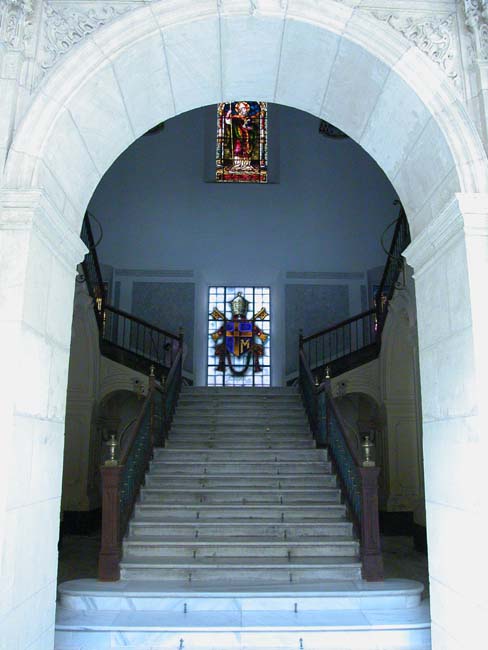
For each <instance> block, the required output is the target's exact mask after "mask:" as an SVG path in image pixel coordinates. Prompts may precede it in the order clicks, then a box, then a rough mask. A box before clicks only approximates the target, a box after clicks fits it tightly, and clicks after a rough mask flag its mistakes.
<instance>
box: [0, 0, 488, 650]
mask: <svg viewBox="0 0 488 650" xmlns="http://www.w3.org/2000/svg"><path fill="white" fill-rule="evenodd" d="M48 4H49V5H51V9H52V11H55V9H56V7H54V5H56V4H57V6H58V9H59V6H60V3H55V2H54V1H53V0H51V2H50V3H47V2H46V3H43V4H42V7H43V8H46V7H47V5H48ZM106 4H108V3H104V7H105V8H106ZM111 4H112V6H115V5H117V1H116V0H113V2H112V3H111ZM130 4H131V6H127V12H126V13H125V14H124V15H122V16H121V17H120V18H117V16H115V18H113V19H108V18H106V17H105V18H103V17H101V18H100V19H99V20H98V22H97V21H94V22H95V24H94V25H93V26H92V25H91V24H90V23H89V22H88V27H86V25H87V23H86V21H84V20H81V21H79V25H84V27H82V26H80V27H79V29H80V30H81V31H80V33H79V34H78V33H77V32H76V30H75V31H74V32H73V31H70V30H69V29H68V34H69V35H68V37H67V38H66V35H64V36H63V37H62V36H61V35H60V34H57V33H56V28H55V25H56V24H59V25H65V24H66V23H63V21H61V22H59V23H56V15H54V20H51V19H49V20H50V22H49V21H48V17H47V13H46V14H43V13H42V12H41V9H40V8H41V3H40V2H34V3H27V1H26V0H19V1H18V2H15V3H14V2H7V1H6V0H4V1H3V2H2V3H1V5H0V9H1V11H2V18H4V16H5V8H6V7H8V9H9V11H10V10H12V9H15V10H16V11H17V10H19V9H22V11H23V13H22V17H21V18H22V21H24V20H25V19H28V20H27V22H28V21H29V20H30V21H31V24H32V28H31V29H30V32H29V30H27V34H26V35H25V41H26V46H25V48H24V47H23V43H19V42H18V33H20V32H15V34H13V35H12V34H11V35H7V36H5V33H4V32H3V31H2V36H1V38H0V40H1V43H0V56H1V57H2V60H1V63H2V66H1V74H0V76H1V79H2V80H3V85H2V88H4V87H9V88H11V87H12V85H13V84H12V83H10V85H9V84H8V83H7V84H5V80H8V79H15V80H16V82H17V83H16V89H17V93H18V94H17V97H10V99H9V95H8V92H7V93H6V94H2V98H1V99H2V108H3V107H4V106H6V107H7V110H6V111H5V112H3V111H2V120H3V122H2V124H1V125H0V127H1V128H0V138H1V141H0V154H1V155H2V156H4V155H5V152H6V151H8V157H7V163H6V166H5V170H4V174H3V177H2V181H1V182H2V188H3V192H2V195H1V196H2V214H1V221H0V224H1V230H0V237H1V243H0V246H1V248H0V250H1V265H2V269H1V270H2V273H1V274H0V291H1V301H0V310H1V311H0V328H1V330H0V334H1V337H0V345H1V353H2V357H1V358H2V368H1V375H0V376H1V380H2V398H3V399H2V403H1V406H0V408H1V417H2V433H3V439H4V441H5V442H4V447H3V453H2V456H1V461H0V462H1V463H2V468H3V471H2V473H1V475H2V477H3V482H2V495H1V501H0V518H1V519H0V531H1V532H0V542H1V544H2V553H1V558H2V559H1V562H2V576H1V579H2V582H1V599H0V607H1V612H2V619H3V620H2V622H1V627H2V644H3V645H4V646H5V647H6V648H9V650H10V648H19V649H21V648H22V649H24V648H43V650H44V649H45V648H49V647H51V646H52V626H53V608H54V582H55V573H56V569H55V565H56V540H57V529H58V513H59V494H60V485H61V477H60V473H61V465H62V446H63V442H62V437H63V417H64V407H65V395H66V382H67V370H68V347H69V325H70V322H71V319H70V315H71V310H72V297H73V286H74V273H75V266H76V263H77V262H78V261H79V260H80V259H81V257H82V254H83V251H82V247H81V246H80V244H79V241H78V238H77V235H78V232H79V228H80V225H81V219H82V215H83V211H84V209H85V207H86V205H87V203H88V200H89V198H90V196H91V194H92V192H93V190H94V188H95V186H96V184H97V183H98V181H99V179H100V177H101V175H102V174H103V173H104V172H105V171H106V170H107V168H108V167H109V165H110V164H111V163H112V162H113V160H114V159H115V157H116V156H117V155H118V154H119V153H120V152H121V151H122V150H123V149H124V148H125V147H127V146H128V145H129V144H130V143H131V142H132V141H133V140H134V139H135V137H137V136H138V135H140V134H141V133H143V132H144V131H146V130H147V129H148V128H150V127H152V126H154V124H155V123H156V122H159V121H161V120H164V119H167V118H169V117H171V116H172V115H174V114H175V113H178V112H181V111H184V110H188V109H189V108H193V107H197V106H201V105H205V104H208V103H216V102H217V101H219V100H221V99H223V98H224V97H227V96H228V95H234V96H248V95H249V94H252V95H253V96H257V95H259V99H263V100H266V99H269V100H272V101H275V102H278V103H280V102H282V103H285V104H289V105H292V106H295V107H297V108H302V109H304V110H308V111H310V112H312V113H313V114H315V115H317V116H322V117H324V118H325V119H329V120H331V121H332V122H335V123H336V125H337V126H338V127H339V128H341V129H343V130H344V131H346V132H348V133H349V134H350V135H351V136H352V137H354V138H355V139H356V140H357V141H358V142H359V143H360V144H362V145H363V146H364V148H365V149H366V150H367V151H368V152H369V153H371V155H372V156H373V157H374V158H375V160H376V161H377V162H378V164H379V165H380V166H381V167H382V168H383V170H384V171H385V173H386V174H387V175H388V177H389V178H390V179H391V180H392V182H393V184H394V186H395V189H396V190H397V191H398V193H399V196H400V198H401V199H402V202H403V203H404V206H405V208H406V210H407V215H408V217H409V220H410V224H411V228H412V232H413V235H414V240H415V241H414V244H413V245H412V248H411V252H410V255H409V261H411V264H412V266H413V267H414V268H415V273H416V283H417V301H418V314H419V347H420V365H421V378H422V400H423V411H424V434H425V439H424V452H425V462H426V494H427V516H428V526H429V544H430V553H431V561H430V566H431V576H432V577H431V579H432V585H431V595H432V615H433V632H434V635H433V647H434V649H435V650H440V649H441V648H463V649H465V650H468V649H469V650H472V648H473V647H479V641H480V639H483V638H484V630H483V629H482V628H481V626H482V624H483V622H484V620H485V618H486V611H487V602H486V596H485V595H484V592H483V590H484V583H485V580H484V579H483V577H484V576H483V575H482V572H483V568H484V567H485V564H484V560H485V558H484V546H485V536H484V530H483V525H484V522H485V521H486V519H487V517H486V515H487V512H486V510H487V505H486V499H485V498H484V497H485V495H486V489H485V483H484V480H483V478H484V474H483V471H482V466H481V464H482V463H483V462H484V459H485V458H486V451H487V450H486V436H485V435H484V432H485V431H486V423H487V417H486V409H487V408H488V400H486V396H485V390H486V385H488V382H487V381H486V380H487V379H488V377H487V376H486V374H487V373H488V359H487V357H486V352H487V351H486V345H487V343H486V341H488V339H487V338H486V336H485V329H486V328H485V318H486V315H485V312H484V309H485V305H486V300H485V294H486V292H485V290H484V289H485V286H486V282H485V279H486V277H487V270H488V269H487V268H486V266H487V260H486V257H487V255H486V231H485V222H486V214H487V202H486V198H485V196H484V195H478V196H474V197H468V198H466V197H464V198H463V197H460V201H461V203H462V205H461V204H458V203H456V204H455V205H456V206H457V207H454V208H451V212H450V211H449V210H447V211H446V210H444V208H445V206H446V205H451V204H452V201H453V200H454V198H455V197H454V195H455V193H456V192H463V193H483V192H484V191H486V189H487V187H488V175H487V174H486V156H485V152H484V150H483V146H482V140H481V138H480V134H481V136H483V135H484V126H485V124H484V122H483V120H484V119H485V118H484V117H483V116H484V115H485V107H484V99H485V97H484V95H485V90H484V87H485V85H484V82H483V79H484V76H483V75H484V72H483V69H482V67H481V66H479V70H478V69H477V68H476V66H477V65H478V60H479V59H480V58H481V57H482V55H483V43H482V41H481V40H480V39H479V38H478V41H477V43H476V48H475V52H476V53H477V56H478V58H476V56H475V60H474V61H473V60H469V59H468V58H466V59H464V58H459V57H458V59H456V62H458V63H459V65H458V69H459V66H460V68H461V70H462V69H463V67H464V69H465V70H466V71H468V70H470V69H472V67H473V66H474V68H475V70H477V72H476V74H478V76H479V78H478V79H473V78H470V81H469V84H468V81H467V76H466V75H463V74H462V73H460V72H459V70H458V85H457V86H456V83H455V80H453V78H452V76H450V74H449V71H448V70H447V69H446V67H445V65H444V63H446V62H447V63H449V61H451V62H452V57H451V59H449V56H448V54H446V53H444V55H443V56H442V57H440V61H439V60H436V50H435V46H433V43H432V41H429V40H428V39H427V48H425V42H424V41H423V40H422V39H420V40H418V42H416V40H415V33H419V32H418V30H417V32H416V31H415V29H413V30H410V31H409V29H408V25H409V24H410V26H415V25H419V24H422V20H423V24H424V23H425V22H426V20H425V11H426V10H427V9H429V10H430V12H431V13H430V14H429V15H430V16H431V18H432V21H434V17H435V16H436V15H444V16H445V15H447V16H451V15H453V16H454V17H455V19H456V21H457V22H456V25H457V26H458V28H459V29H461V23H460V22H459V21H460V20H461V18H462V17H463V14H462V13H460V12H461V8H460V10H459V12H458V11H457V9H456V5H454V4H453V3H452V2H447V0H446V1H445V2H444V1H439V2H436V3H434V2H432V3H430V2H429V3H428V2H425V3H418V4H417V3H416V4H415V10H414V9H411V8H410V6H409V7H408V8H406V5H404V4H402V5H401V6H400V3H398V4H397V3H396V2H393V1H391V3H390V6H388V5H387V4H384V5H383V3H380V4H381V6H382V7H383V8H384V9H385V11H386V14H387V17H386V19H385V16H384V15H383V16H379V17H378V16H377V15H375V11H374V10H373V8H371V7H368V3H366V2H365V3H364V6H363V3H361V5H359V3H356V2H349V1H348V2H343V3H338V2H332V1H327V0H323V1H321V2H316V1H310V0H288V1H283V0H255V1H252V2H251V1H248V0H201V1H200V2H198V3H195V2H194V1H193V0H175V1H174V2H171V3H168V2H166V1H161V2H151V3H146V2H144V3H142V2H140V3H139V2H134V3H130ZM474 4H475V5H476V6H477V8H478V13H477V16H478V22H476V21H475V25H474V27H473V28H472V29H478V30H479V25H480V22H482V20H485V19H484V18H482V15H481V11H479V9H480V3H476V2H475V3H474ZM31 5H32V7H33V8H34V9H33V11H31V10H30V9H29V7H30V6H31ZM97 6H99V7H101V3H97ZM422 7H423V9H422ZM71 8H72V9H73V3H72V4H71ZM119 9H120V5H119ZM129 9H132V11H131V12H129ZM407 10H408V11H411V12H412V13H411V16H410V17H409V15H406V14H405V12H406V11H407ZM97 11H98V9H97ZM80 12H81V17H82V18H83V12H85V14H86V10H84V9H82V8H80ZM398 12H400V13H401V14H402V15H401V16H400V18H401V19H402V20H403V23H402V22H401V21H400V23H398V21H396V19H395V20H392V17H393V14H395V13H398ZM422 12H424V13H423V15H422ZM115 13H116V14H118V13H123V12H122V11H116V12H115ZM379 13H380V14H381V11H380V12H379ZM75 14H76V12H75ZM376 14H378V11H377V10H376ZM19 15H20V14H19ZM409 18H410V21H411V22H410V23H409V22H408V19H409ZM462 19H463V20H464V18H462ZM19 20H20V18H19ZM41 20H44V21H45V23H46V24H45V27H46V29H45V30H40V29H39V25H40V21H41ZM69 20H71V18H70V19H69ZM46 21H47V22H46ZM395 21H396V27H395V25H393V24H392V22H393V23H395ZM48 22H49V24H47V23H48ZM434 22H435V21H434ZM9 24H10V22H9ZM19 24H20V23H19ZM25 24H26V23H25V22H23V23H22V25H24V26H25ZM68 24H69V21H68ZM104 24H105V26H104V27H103V28H100V29H98V27H100V26H102V25H104ZM6 25H7V23H6V21H5V20H3V22H2V25H1V27H2V30H3V29H4V28H5V26H6ZM399 25H400V26H399ZM401 25H403V27H401ZM48 28H49V29H48ZM424 28H425V25H424ZM424 28H423V29H424ZM49 30H51V31H49ZM52 30H54V31H52ZM84 30H85V31H84ZM434 31H435V30H434ZM29 33H30V35H31V36H29ZM41 33H43V34H50V37H51V39H52V44H53V47H54V54H55V56H54V59H55V60H56V63H55V64H54V65H51V64H49V65H47V64H46V65H47V68H46V70H47V73H46V74H44V75H43V80H42V81H39V79H40V77H41V76H42V75H41V74H40V73H41V72H42V68H41V67H40V66H39V65H37V60H36V57H37V56H39V57H40V58H43V57H45V56H47V55H48V54H49V52H48V51H46V49H45V45H46V43H45V41H42V42H41V40H40V39H39V47H38V48H37V49H36V38H37V36H39V35H40V34H41ZM88 33H89V35H88ZM420 33H422V30H421V32H420ZM459 33H460V32H459V30H458V31H457V32H455V34H457V35H458V36H459ZM477 33H478V35H479V34H480V33H481V31H480V30H479V31H478V32H477ZM73 34H74V35H75V36H73ZM16 35H17V36H16ZM78 36H79V37H78ZM458 36H456V38H458ZM462 36H463V38H464V37H466V38H469V35H468V34H465V33H464V32H463V34H462ZM256 40H258V41H259V47H258V48H256V47H255V44H256ZM458 40H459V39H458ZM75 41H76V43H75ZM27 43H30V44H29V48H30V49H29V48H28V47H27ZM32 43H34V46H32ZM430 46H432V47H430ZM422 47H423V48H424V51H422ZM56 48H58V49H56ZM62 48H64V49H62ZM429 48H430V49H429ZM60 50H62V51H60ZM463 51H464V52H468V51H469V48H468V47H466V48H465V49H464V50H463ZM11 52H24V54H25V53H26V52H30V56H26V57H25V58H22V57H21V62H20V64H19V66H18V67H15V66H13V67H11V66H9V65H8V63H9V61H10V58H9V57H10V53H11ZM242 52H245V53H246V65H244V66H243V65H242V58H241V57H242ZM6 53H8V54H7V55H6ZM22 56H23V55H22ZM453 56H454V55H453ZM459 75H460V76H459ZM480 80H481V82H483V83H481V84H480ZM459 82H460V84H459ZM468 86H469V88H468ZM467 88H468V90H469V92H467V90H466V89H467ZM5 120H6V122H5ZM485 122H486V120H485ZM476 125H477V126H478V129H479V133H478V132H477V130H476ZM467 202H470V203H471V204H470V205H468V204H467ZM452 210H453V211H454V213H455V215H458V214H462V215H463V219H462V220H461V222H459V221H458V222H456V220H455V219H454V222H455V223H461V225H460V226H459V228H458V229H457V230H456V232H457V235H456V236H452V237H450V234H449V233H450V231H449V227H450V226H449V224H451V223H452V219H451V217H452ZM432 224H434V225H432ZM446 224H447V225H446ZM446 228H447V230H446ZM426 233H427V234H426ZM425 251H427V253H425ZM433 259H435V261H436V263H435V264H432V260H433ZM46 277H48V278H49V280H48V281H46ZM40 530H42V531H43V535H42V536H41V535H39V531H40ZM446 540H449V543H446ZM473 576H475V577H476V579H473ZM34 611H35V612H37V615H36V616H32V612H34ZM483 614H484V615H483Z"/></svg>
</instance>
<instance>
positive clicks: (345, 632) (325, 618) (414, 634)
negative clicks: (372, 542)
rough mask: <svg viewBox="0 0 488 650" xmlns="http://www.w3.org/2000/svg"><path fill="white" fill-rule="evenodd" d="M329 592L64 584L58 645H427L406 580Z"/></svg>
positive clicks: (416, 590) (155, 648) (254, 648)
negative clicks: (165, 588) (164, 588)
mask: <svg viewBox="0 0 488 650" xmlns="http://www.w3.org/2000/svg"><path fill="white" fill-rule="evenodd" d="M328 584H329V587H328V589H324V588H322V589H320V590H310V589H309V590H299V591H291V590H290V589H281V590H280V589H276V590H274V591H270V590H269V588H268V589H266V590H263V591H222V590H219V589H209V588H206V589H202V590H197V589H194V588H192V589H188V588H187V589H185V588H182V587H181V585H180V587H178V586H175V587H174V589H173V590H172V591H171V590H165V591H162V590H161V587H160V585H158V584H155V583H145V584H144V583H141V582H129V581H127V582H125V581H119V582H115V583H109V584H107V583H100V582H97V581H95V580H76V581H73V582H68V583H64V584H62V585H60V587H59V596H60V606H59V607H58V611H57V621H56V641H55V650H74V649H75V648H76V650H105V649H106V650H108V649H109V648H110V649H117V648H124V649H125V650H127V648H130V649H131V650H148V648H151V650H197V649H198V650H264V649H265V648H266V649H268V650H278V649H281V650H300V649H302V650H322V649H324V650H345V649H348V650H430V648H431V644H430V614H429V604H428V601H423V602H421V600H420V597H421V592H422V585H421V584H420V583H417V582H413V581H409V580H388V581H385V582H383V583H374V584H372V583H365V582H362V581H351V582H342V583H328Z"/></svg>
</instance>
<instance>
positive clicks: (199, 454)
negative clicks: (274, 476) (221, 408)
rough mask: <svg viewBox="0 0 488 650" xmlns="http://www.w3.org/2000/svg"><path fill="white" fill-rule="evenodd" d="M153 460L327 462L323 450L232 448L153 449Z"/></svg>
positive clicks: (187, 461)
mask: <svg viewBox="0 0 488 650" xmlns="http://www.w3.org/2000/svg"><path fill="white" fill-rule="evenodd" d="M154 459H155V460H156V461H157V460H180V461H184V462H186V463H191V464H193V463H194V462H197V463H198V462H200V463H202V462H207V461H212V462H222V461H233V462H235V461H240V462H248V463H255V462H261V463H262V462H269V463H282V462H288V463H295V462H297V461H312V462H318V461H320V460H327V459H328V457H327V452H326V451H325V450H324V449H312V448H310V449H290V448H284V449H276V450H273V449H256V450H253V449H246V448H238V447H233V448H232V449H220V448H219V449H207V448H205V447H201V448H194V449H185V450H182V449H178V448H171V447H164V448H155V449H154Z"/></svg>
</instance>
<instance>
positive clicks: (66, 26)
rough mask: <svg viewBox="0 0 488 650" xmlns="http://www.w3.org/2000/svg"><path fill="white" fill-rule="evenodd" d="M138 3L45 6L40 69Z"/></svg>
mask: <svg viewBox="0 0 488 650" xmlns="http://www.w3.org/2000/svg"><path fill="white" fill-rule="evenodd" d="M135 4H137V5H138V6H140V4H139V3H131V2H115V3H111V4H110V3H106V2H96V3H91V4H89V5H86V4H81V3H80V4H78V5H73V4H69V5H68V4H67V5H64V4H62V3H47V4H46V9H45V28H44V29H45V31H44V47H43V50H44V51H43V57H42V61H41V68H42V70H43V71H46V70H48V69H49V68H51V67H52V66H53V65H54V64H55V63H56V62H57V61H58V59H59V58H60V57H61V56H63V54H66V52H69V50H71V48H72V47H73V46H74V45H76V43H79V42H80V41H81V40H83V38H85V36H87V35H88V34H91V33H92V32H94V31H96V30H97V29H98V28H99V27H101V26H102V25H105V24H107V23H109V22H110V21H112V20H113V19H114V18H117V17H118V16H121V15H122V14H124V13H126V12H127V11H129V10H130V9H132V8H133V7H134V5H135Z"/></svg>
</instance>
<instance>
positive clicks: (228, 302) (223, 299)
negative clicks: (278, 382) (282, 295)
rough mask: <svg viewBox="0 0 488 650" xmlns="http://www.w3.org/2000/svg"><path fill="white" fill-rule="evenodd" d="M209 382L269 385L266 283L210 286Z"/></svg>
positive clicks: (229, 384) (222, 384)
mask: <svg viewBox="0 0 488 650" xmlns="http://www.w3.org/2000/svg"><path fill="white" fill-rule="evenodd" d="M208 304H209V324H208V372H207V384H208V385H209V386H270V385H271V353H270V345H269V335H270V325H271V321H270V310H271V304H270V290H269V287H210V288H209V301H208Z"/></svg>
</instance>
